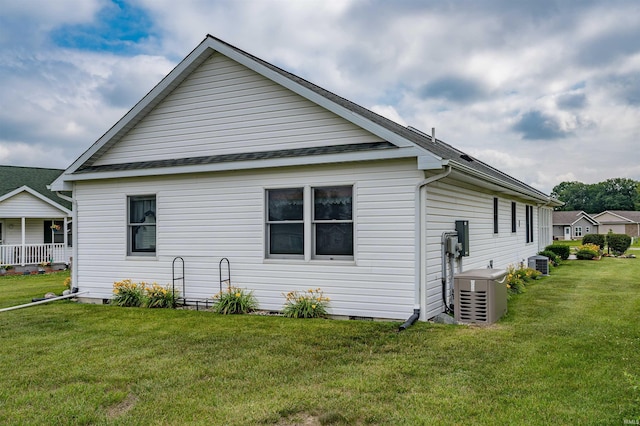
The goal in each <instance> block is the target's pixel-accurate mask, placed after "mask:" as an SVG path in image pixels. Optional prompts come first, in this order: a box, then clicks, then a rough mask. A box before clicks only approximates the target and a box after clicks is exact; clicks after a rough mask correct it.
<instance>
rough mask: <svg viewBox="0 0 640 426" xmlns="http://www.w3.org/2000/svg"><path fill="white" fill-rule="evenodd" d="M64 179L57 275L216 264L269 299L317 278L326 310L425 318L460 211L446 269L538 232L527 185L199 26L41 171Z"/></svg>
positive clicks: (541, 197)
mask: <svg viewBox="0 0 640 426" xmlns="http://www.w3.org/2000/svg"><path fill="white" fill-rule="evenodd" d="M52 189H54V190H57V191H61V190H69V191H72V192H73V205H74V208H73V210H74V215H75V218H74V221H73V225H74V235H76V236H77V238H76V240H75V244H74V258H75V259H76V262H75V268H74V270H73V283H74V286H75V287H77V288H78V289H79V290H81V291H87V292H88V293H86V294H84V295H83V296H85V297H86V299H88V300H89V299H92V300H98V301H102V300H103V299H109V298H110V297H112V286H113V283H114V281H118V280H121V279H125V278H130V279H132V280H134V281H146V282H150V281H156V282H158V283H162V284H165V283H171V282H172V279H173V277H174V275H172V262H173V260H174V258H176V257H182V258H183V259H184V263H185V288H186V290H185V292H186V293H187V294H185V295H184V296H185V297H187V298H206V297H211V296H212V295H214V294H215V293H217V292H218V290H219V270H218V263H219V261H220V260H221V259H222V258H227V259H229V262H230V266H231V277H232V283H233V284H234V285H236V286H238V287H242V288H247V289H249V290H253V291H254V294H255V296H256V297H257V299H258V302H259V304H260V308H262V309H265V310H279V309H281V308H282V306H283V303H284V296H283V293H287V292H289V291H291V290H305V289H308V288H318V287H319V288H322V290H323V291H324V293H325V295H326V296H328V297H330V298H331V305H330V313H331V314H333V315H335V316H345V317H373V318H387V319H406V318H407V317H409V316H410V315H412V314H413V313H414V309H419V318H420V319H421V320H427V319H429V318H431V317H433V316H435V315H437V314H438V313H440V312H442V311H443V309H444V304H443V297H442V278H443V274H444V271H443V267H442V261H441V258H442V255H441V253H442V243H441V241H442V235H443V233H445V232H448V231H453V230H454V228H455V221H456V220H462V221H468V232H469V246H468V256H466V257H463V258H462V260H461V261H460V262H458V265H457V268H458V269H459V270H467V269H470V268H486V267H487V266H488V265H490V264H492V265H493V266H494V267H495V268H505V267H506V266H508V265H509V264H516V263H520V262H522V261H523V260H525V261H526V258H527V257H528V256H531V255H534V254H536V253H537V252H538V251H539V250H540V249H541V248H542V247H544V246H545V245H547V244H549V243H550V242H551V240H552V221H551V213H552V207H553V206H555V205H559V203H558V202H557V201H556V200H554V199H551V198H550V197H549V196H547V195H545V194H544V193H541V192H540V191H538V190H536V189H534V188H532V187H530V186H528V185H526V184H524V183H522V182H520V181H518V180H516V179H514V178H512V177H510V176H508V175H506V174H504V173H502V172H500V171H498V170H496V169H494V168H492V167H490V166H489V165H487V164H485V163H483V162H481V161H479V160H477V159H474V158H472V157H470V156H468V155H466V154H464V153H463V152H460V151H458V150H456V149H455V148H453V147H452V146H450V145H447V144H446V143H444V142H442V141H439V140H435V138H431V137H429V136H427V135H425V134H423V133H421V132H420V131H418V130H415V129H412V128H407V127H404V126H401V125H399V124H397V123H395V122H393V121H390V120H388V119H386V118H384V117H381V116H379V115H377V114H375V113H373V112H371V111H369V110H367V109H365V108H363V107H361V106H359V105H356V104H354V103H352V102H350V101H348V100H346V99H344V98H341V97H339V96H337V95H336V94H333V93H331V92H328V91H327V90H325V89H322V88H321V87H318V86H316V85H314V84H312V83H310V82H308V81H306V80H304V79H302V78H300V77H297V76H295V75H293V74H291V73H289V72H287V71H284V70H282V69H280V68H278V67H276V66H274V65H272V64H269V63H267V62H265V61H263V60H261V59H259V58H256V57H255V56H252V55H251V54H249V53H247V52H244V51H242V50H240V49H238V48H236V47H234V46H231V45H229V44H227V43H225V42H224V41H221V40H219V39H217V38H214V37H212V36H207V37H206V38H205V39H204V41H203V42H202V43H201V44H200V45H199V46H197V47H196V48H195V50H193V51H192V52H191V53H190V54H189V55H188V56H187V57H186V58H185V59H184V60H183V61H182V62H181V63H180V64H178V66H177V67H176V68H175V69H174V70H173V71H171V73H169V74H168V75H167V76H166V77H165V78H164V79H163V80H162V81H161V82H160V83H159V84H158V85H157V86H156V87H155V88H154V89H153V90H151V92H149V93H148V94H147V95H146V96H145V97H144V98H143V99H142V100H141V101H140V102H138V104H137V105H135V107H134V108H133V109H131V111H129V112H128V113H127V114H126V115H125V116H124V117H123V118H122V119H121V120H120V121H118V122H117V123H116V124H115V125H114V126H113V127H112V128H111V129H109V130H108V131H107V132H106V133H105V134H104V136H102V137H101V138H100V139H99V140H98V141H96V142H95V143H94V144H93V145H92V146H91V147H90V148H89V149H88V150H87V151H86V152H85V153H84V154H82V155H81V156H80V157H79V158H78V159H77V160H76V161H75V162H74V163H73V164H72V165H71V166H70V167H69V168H68V169H67V170H66V171H65V172H64V173H63V174H62V175H61V176H60V177H59V178H58V179H57V180H56V181H55V182H54V183H53V185H52Z"/></svg>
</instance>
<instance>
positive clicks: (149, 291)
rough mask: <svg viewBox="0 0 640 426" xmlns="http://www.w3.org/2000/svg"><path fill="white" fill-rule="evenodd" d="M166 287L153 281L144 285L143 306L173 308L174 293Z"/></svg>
mask: <svg viewBox="0 0 640 426" xmlns="http://www.w3.org/2000/svg"><path fill="white" fill-rule="evenodd" d="M168 287H169V286H166V287H162V286H161V285H158V284H157V283H153V284H151V285H150V286H148V285H145V286H144V291H145V306H146V307H148V308H173V307H174V306H175V294H174V293H173V292H172V291H171V290H169V288H168Z"/></svg>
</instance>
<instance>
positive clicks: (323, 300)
mask: <svg viewBox="0 0 640 426" xmlns="http://www.w3.org/2000/svg"><path fill="white" fill-rule="evenodd" d="M283 296H284V297H285V299H286V301H285V304H284V309H283V310H282V313H283V315H284V316H285V317H288V318H325V317H326V316H327V315H328V313H327V307H328V303H329V298H328V297H324V293H323V292H322V290H321V289H319V288H317V289H315V290H314V289H309V290H307V291H305V292H302V293H301V292H299V291H297V290H296V291H290V292H289V293H287V294H283Z"/></svg>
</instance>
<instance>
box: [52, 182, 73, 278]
mask: <svg viewBox="0 0 640 426" xmlns="http://www.w3.org/2000/svg"><path fill="white" fill-rule="evenodd" d="M73 186H74V188H73V190H72V191H71V197H67V196H66V195H64V194H61V193H60V192H56V195H57V196H58V197H60V198H62V199H63V200H67V201H70V202H71V235H72V236H73V237H74V238H75V241H72V243H73V246H72V247H71V256H72V262H71V286H72V289H73V288H76V289H77V288H78V202H77V201H76V191H75V183H74V184H73ZM65 234H66V229H65Z"/></svg>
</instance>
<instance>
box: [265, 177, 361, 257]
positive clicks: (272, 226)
mask: <svg viewBox="0 0 640 426" xmlns="http://www.w3.org/2000/svg"><path fill="white" fill-rule="evenodd" d="M266 206H267V212H266V248H265V251H266V256H267V257H269V258H298V259H307V260H308V259H347V260H348V259H353V253H354V249H353V246H354V243H353V234H354V232H353V229H354V227H353V223H354V221H353V186H317V187H301V188H283V189H268V190H267V191H266Z"/></svg>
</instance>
